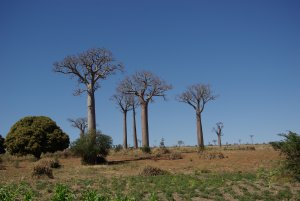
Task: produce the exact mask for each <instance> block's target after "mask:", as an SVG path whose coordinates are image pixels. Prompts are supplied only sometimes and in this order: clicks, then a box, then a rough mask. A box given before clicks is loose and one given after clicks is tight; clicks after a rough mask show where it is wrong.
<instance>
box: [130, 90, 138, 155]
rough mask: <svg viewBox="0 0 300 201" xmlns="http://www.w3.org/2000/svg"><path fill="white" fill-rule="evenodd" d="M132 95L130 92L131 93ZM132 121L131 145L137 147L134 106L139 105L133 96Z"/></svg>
mask: <svg viewBox="0 0 300 201" xmlns="http://www.w3.org/2000/svg"><path fill="white" fill-rule="evenodd" d="M131 95H132V94H131ZM132 100H133V102H132V122H133V147H134V148H135V149H137V148H138V147H139V146H138V139H137V132H136V119H135V117H136V111H135V108H136V107H137V106H138V105H139V103H138V102H137V100H136V99H135V96H133V97H132Z"/></svg>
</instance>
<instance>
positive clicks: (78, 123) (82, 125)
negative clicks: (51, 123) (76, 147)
mask: <svg viewBox="0 0 300 201" xmlns="http://www.w3.org/2000/svg"><path fill="white" fill-rule="evenodd" d="M68 121H69V122H70V123H71V126H72V127H74V128H78V129H79V130H80V137H83V135H84V133H85V132H86V128H87V118H77V119H68Z"/></svg>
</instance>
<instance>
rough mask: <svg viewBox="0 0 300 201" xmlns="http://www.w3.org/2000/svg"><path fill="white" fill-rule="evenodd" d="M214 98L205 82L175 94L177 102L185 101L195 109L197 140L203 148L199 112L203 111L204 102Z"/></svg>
mask: <svg viewBox="0 0 300 201" xmlns="http://www.w3.org/2000/svg"><path fill="white" fill-rule="evenodd" d="M215 99H216V96H215V95H213V93H212V91H211V89H210V86H209V85H206V84H195V85H192V86H189V87H188V88H187V89H186V91H184V92H183V93H182V94H180V95H178V96H177V100H178V101H179V102H183V103H187V104H188V105H190V106H192V107H193V108H194V109H195V111H196V119H197V141H198V146H199V147H200V148H204V139H203V130H202V121H201V113H202V112H203V110H204V107H205V105H206V103H207V102H209V101H212V100H215Z"/></svg>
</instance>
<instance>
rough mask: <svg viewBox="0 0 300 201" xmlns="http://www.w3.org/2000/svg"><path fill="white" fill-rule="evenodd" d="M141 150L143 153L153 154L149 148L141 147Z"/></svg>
mask: <svg viewBox="0 0 300 201" xmlns="http://www.w3.org/2000/svg"><path fill="white" fill-rule="evenodd" d="M141 150H142V152H143V153H146V154H150V153H151V149H150V147H148V146H143V147H141Z"/></svg>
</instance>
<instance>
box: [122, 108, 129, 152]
mask: <svg viewBox="0 0 300 201" xmlns="http://www.w3.org/2000/svg"><path fill="white" fill-rule="evenodd" d="M123 115H124V116H123V148H124V149H127V148H128V146H127V111H125V112H123Z"/></svg>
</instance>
